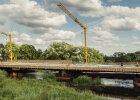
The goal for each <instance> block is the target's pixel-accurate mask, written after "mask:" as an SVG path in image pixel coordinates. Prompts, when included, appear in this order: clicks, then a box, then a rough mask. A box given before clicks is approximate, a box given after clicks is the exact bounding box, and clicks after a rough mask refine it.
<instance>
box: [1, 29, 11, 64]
mask: <svg viewBox="0 0 140 100" xmlns="http://www.w3.org/2000/svg"><path fill="white" fill-rule="evenodd" d="M0 33H1V34H3V35H6V36H9V40H10V60H11V62H12V58H13V53H12V36H13V35H12V34H11V32H10V34H9V33H6V32H0Z"/></svg>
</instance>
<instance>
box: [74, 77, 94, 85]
mask: <svg viewBox="0 0 140 100" xmlns="http://www.w3.org/2000/svg"><path fill="white" fill-rule="evenodd" d="M73 85H74V86H92V85H93V80H92V78H91V77H88V76H79V77H77V78H75V79H73Z"/></svg>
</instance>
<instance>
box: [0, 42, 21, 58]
mask: <svg viewBox="0 0 140 100" xmlns="http://www.w3.org/2000/svg"><path fill="white" fill-rule="evenodd" d="M9 51H10V44H9V42H8V43H6V45H4V46H3V48H0V53H1V54H2V57H3V58H4V59H9ZM12 52H13V58H14V59H17V58H18V56H19V46H18V45H17V44H15V43H12Z"/></svg>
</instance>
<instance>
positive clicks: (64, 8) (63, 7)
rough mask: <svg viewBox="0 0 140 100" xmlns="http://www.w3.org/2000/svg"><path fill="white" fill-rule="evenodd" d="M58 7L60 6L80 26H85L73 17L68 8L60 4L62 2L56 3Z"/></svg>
mask: <svg viewBox="0 0 140 100" xmlns="http://www.w3.org/2000/svg"><path fill="white" fill-rule="evenodd" d="M58 7H60V8H61V9H62V10H63V11H64V12H65V13H66V14H67V15H69V16H70V17H71V18H72V19H73V20H74V21H75V22H77V23H78V24H79V25H80V26H81V27H82V28H84V29H85V28H87V27H86V26H85V25H83V24H82V23H81V22H80V21H79V20H78V19H77V18H76V17H74V16H73V15H72V14H71V13H70V12H69V11H68V10H67V8H66V7H65V6H64V5H62V3H59V4H58Z"/></svg>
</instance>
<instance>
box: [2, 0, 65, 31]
mask: <svg viewBox="0 0 140 100" xmlns="http://www.w3.org/2000/svg"><path fill="white" fill-rule="evenodd" d="M0 19H1V21H0V25H1V24H2V25H3V24H5V22H6V20H7V19H9V20H11V21H12V22H14V23H17V24H20V25H24V26H27V27H28V28H29V30H30V29H31V30H32V31H33V29H38V28H48V27H60V26H62V25H63V24H65V23H66V18H65V15H62V14H58V13H56V12H49V11H47V10H45V9H44V8H42V7H41V6H40V5H39V4H38V3H37V2H35V1H30V0H11V3H10V4H2V5H0ZM38 30H39V29H38ZM39 33H40V32H39Z"/></svg>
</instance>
